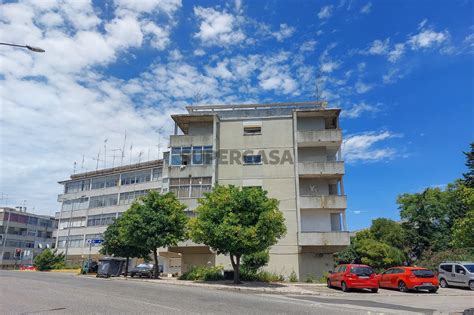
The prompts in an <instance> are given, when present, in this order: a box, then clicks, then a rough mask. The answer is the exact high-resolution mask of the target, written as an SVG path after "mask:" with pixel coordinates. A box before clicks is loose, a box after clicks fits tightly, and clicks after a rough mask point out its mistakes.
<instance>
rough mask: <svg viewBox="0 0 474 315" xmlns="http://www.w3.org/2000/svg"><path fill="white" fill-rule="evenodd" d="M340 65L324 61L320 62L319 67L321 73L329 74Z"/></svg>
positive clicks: (336, 62)
mask: <svg viewBox="0 0 474 315" xmlns="http://www.w3.org/2000/svg"><path fill="white" fill-rule="evenodd" d="M340 65H341V63H340V62H338V61H326V62H322V63H321V66H320V70H321V72H326V73H331V72H333V71H334V70H336V69H337V68H339V66H340Z"/></svg>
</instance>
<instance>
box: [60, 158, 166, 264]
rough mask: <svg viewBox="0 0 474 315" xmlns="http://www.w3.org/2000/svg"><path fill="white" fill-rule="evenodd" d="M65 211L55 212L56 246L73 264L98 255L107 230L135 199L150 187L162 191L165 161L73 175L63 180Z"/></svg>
mask: <svg viewBox="0 0 474 315" xmlns="http://www.w3.org/2000/svg"><path fill="white" fill-rule="evenodd" d="M59 183H60V184H62V185H63V187H64V188H63V189H64V190H63V193H62V194H61V195H59V196H58V202H61V211H60V212H57V213H56V215H55V218H56V220H57V221H58V228H57V230H56V231H55V235H54V236H55V237H56V248H58V251H59V252H62V253H65V254H67V261H68V263H69V264H80V263H81V262H82V261H83V260H84V259H87V258H88V256H89V255H91V257H93V258H97V257H98V255H99V248H100V247H99V246H97V245H98V244H94V242H95V243H98V242H100V241H101V240H102V239H103V233H104V231H105V229H106V228H107V226H108V225H109V224H111V223H112V222H113V220H114V219H115V218H117V217H119V216H120V215H121V214H122V213H123V212H124V211H125V210H127V209H128V208H129V207H130V205H131V203H132V202H133V200H134V199H135V198H137V197H139V196H143V195H145V194H146V193H147V192H148V191H150V190H156V191H159V192H161V188H162V161H161V160H156V161H149V162H144V163H140V164H133V165H126V166H122V167H115V168H108V169H103V170H98V171H92V172H87V173H81V174H75V175H72V176H71V178H70V179H68V180H65V181H61V182H59Z"/></svg>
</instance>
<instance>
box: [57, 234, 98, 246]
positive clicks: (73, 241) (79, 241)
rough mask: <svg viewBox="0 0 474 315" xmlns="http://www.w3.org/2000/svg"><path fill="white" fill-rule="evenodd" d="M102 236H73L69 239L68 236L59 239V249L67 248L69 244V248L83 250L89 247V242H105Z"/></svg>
mask: <svg viewBox="0 0 474 315" xmlns="http://www.w3.org/2000/svg"><path fill="white" fill-rule="evenodd" d="M103 239H104V237H103V235H102V234H86V235H85V237H84V235H71V236H69V239H68V237H67V236H60V237H59V238H58V248H66V243H69V245H68V246H67V247H69V248H81V247H88V246H89V243H88V242H87V240H103Z"/></svg>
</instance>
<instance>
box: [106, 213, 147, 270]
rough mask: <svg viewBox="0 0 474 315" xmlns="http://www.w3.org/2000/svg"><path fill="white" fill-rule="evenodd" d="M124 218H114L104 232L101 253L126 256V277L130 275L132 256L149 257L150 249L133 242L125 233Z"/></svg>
mask: <svg viewBox="0 0 474 315" xmlns="http://www.w3.org/2000/svg"><path fill="white" fill-rule="evenodd" d="M125 232H126V230H125V228H124V220H123V219H122V217H120V218H118V219H116V220H114V222H113V223H112V224H111V225H109V226H108V227H107V229H106V230H105V232H104V242H103V243H102V248H101V249H100V253H101V254H104V255H113V256H115V257H125V258H126V259H127V262H126V264H125V277H126V276H127V275H128V267H129V261H130V258H133V257H142V258H148V256H149V254H150V253H149V251H148V250H147V249H146V248H144V247H142V246H139V245H134V244H131V242H130V240H129V239H127V237H126V235H125Z"/></svg>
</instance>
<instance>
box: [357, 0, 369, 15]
mask: <svg viewBox="0 0 474 315" xmlns="http://www.w3.org/2000/svg"><path fill="white" fill-rule="evenodd" d="M370 10H372V2H368V3H367V4H366V5H364V6H363V7H362V8H361V9H360V13H363V14H369V13H370Z"/></svg>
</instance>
